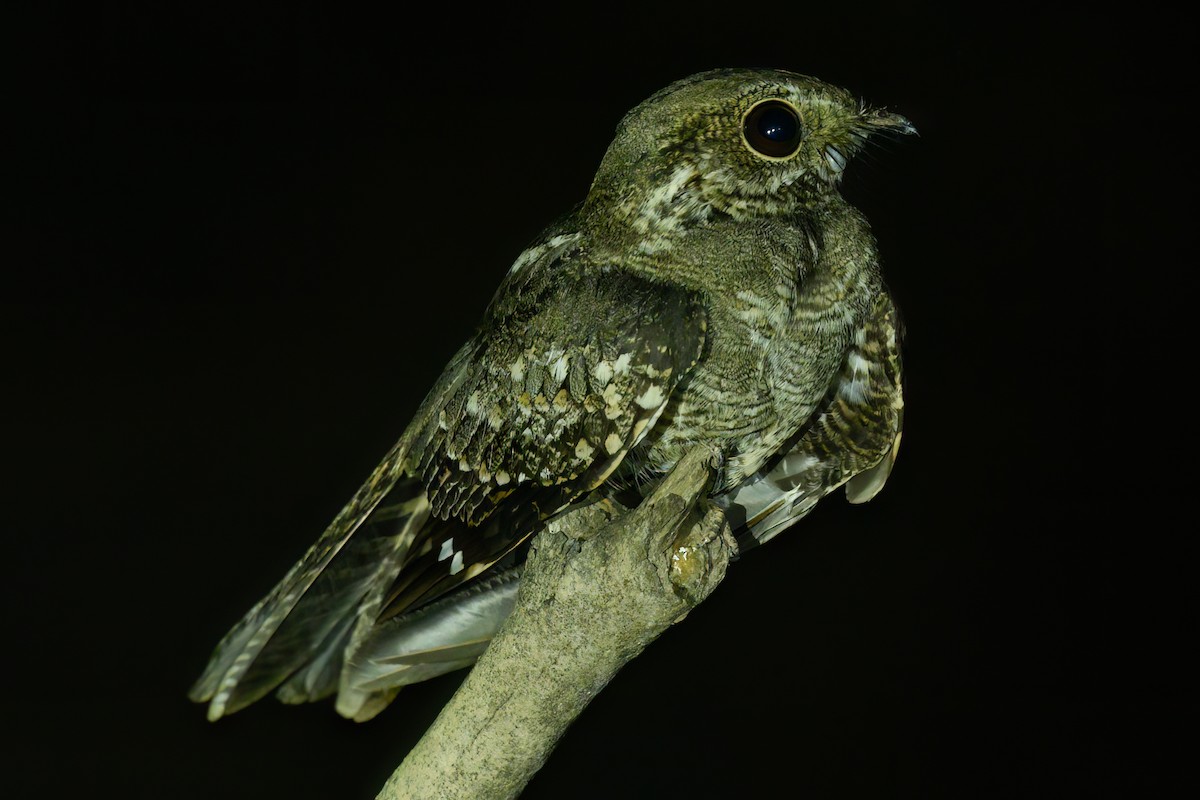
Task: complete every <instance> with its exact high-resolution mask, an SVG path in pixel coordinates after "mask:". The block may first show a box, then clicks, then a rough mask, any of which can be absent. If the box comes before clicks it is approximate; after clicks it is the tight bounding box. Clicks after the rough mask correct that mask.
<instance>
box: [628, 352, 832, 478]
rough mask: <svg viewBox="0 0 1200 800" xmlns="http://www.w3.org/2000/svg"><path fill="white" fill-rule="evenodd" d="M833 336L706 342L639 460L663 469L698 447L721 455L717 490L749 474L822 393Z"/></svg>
mask: <svg viewBox="0 0 1200 800" xmlns="http://www.w3.org/2000/svg"><path fill="white" fill-rule="evenodd" d="M840 338H842V337H840V336H833V337H819V338H817V339H813V338H807V339H805V338H800V337H789V336H776V337H762V336H744V337H740V339H739V341H738V342H737V343H736V346H728V347H720V346H718V345H719V344H723V343H714V346H713V348H712V349H711V350H710V352H709V357H708V358H707V359H706V362H705V364H704V365H703V367H702V368H700V369H698V370H697V371H696V372H694V373H693V375H692V376H690V378H689V380H688V381H687V383H686V384H685V385H684V386H683V387H682V390H681V391H680V392H679V394H678V396H677V399H676V400H674V401H673V402H672V403H671V405H670V406H669V407H668V408H667V409H666V411H665V412H664V414H663V418H662V419H660V420H659V424H658V425H656V426H655V431H654V432H653V434H652V435H651V437H650V438H649V439H648V446H647V448H646V449H645V451H644V456H643V457H642V458H640V459H639V461H640V462H641V463H642V465H644V466H647V467H650V468H651V469H653V470H655V471H665V470H669V469H670V468H671V467H672V466H673V465H674V464H675V462H676V461H678V460H679V459H680V458H681V457H682V456H683V455H684V454H685V453H686V452H687V451H688V450H690V449H691V448H693V447H695V446H696V445H698V444H708V445H710V446H712V447H714V448H715V449H717V450H718V451H719V452H720V453H721V454H722V456H723V457H724V459H725V463H724V469H723V470H722V480H721V485H720V486H718V487H714V488H715V490H716V491H722V490H724V489H728V488H730V487H732V486H736V485H737V484H738V483H740V482H741V481H742V480H743V479H744V478H746V477H747V476H749V475H753V474H754V473H755V472H756V471H757V470H758V469H759V468H760V467H762V466H763V464H765V463H766V462H767V461H768V460H769V459H770V458H771V457H772V456H774V455H775V454H776V453H777V452H779V450H780V448H781V447H783V445H784V444H785V443H786V442H787V441H788V440H790V439H791V438H792V437H793V436H795V434H796V433H797V432H798V431H799V429H800V428H801V426H803V425H804V424H805V423H806V422H807V421H808V419H809V418H810V417H811V416H812V414H813V412H814V411H815V409H816V408H817V406H818V405H819V403H820V401H821V399H822V398H823V397H824V396H825V394H826V392H827V391H828V387H829V384H830V382H831V381H832V379H833V376H834V374H835V372H836V368H837V364H838V363H839V361H840V357H839V355H837V353H838V348H839V346H843V347H844V345H839V343H838V341H837V340H839V339H840Z"/></svg>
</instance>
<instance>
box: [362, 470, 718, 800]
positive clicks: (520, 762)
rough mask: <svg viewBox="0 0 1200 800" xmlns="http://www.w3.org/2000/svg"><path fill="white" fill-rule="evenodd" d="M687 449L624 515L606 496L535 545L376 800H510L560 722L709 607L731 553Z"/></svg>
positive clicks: (704, 475) (704, 474) (549, 746)
mask: <svg viewBox="0 0 1200 800" xmlns="http://www.w3.org/2000/svg"><path fill="white" fill-rule="evenodd" d="M712 459H713V456H712V453H711V452H710V451H708V450H707V449H706V448H697V449H695V450H693V451H692V452H691V453H689V454H688V455H687V456H686V457H684V458H683V459H682V460H680V462H679V463H678V464H677V465H676V467H675V469H674V470H672V472H671V474H670V475H668V476H667V477H666V479H665V480H663V482H662V484H661V485H660V486H659V487H658V488H657V489H656V490H655V491H654V493H653V494H651V495H650V496H649V497H648V498H646V500H645V501H644V502H643V503H642V504H641V505H640V506H638V508H637V509H635V510H634V511H632V512H626V511H625V509H623V508H621V507H620V506H618V505H617V504H615V503H611V502H608V501H603V502H599V503H594V504H592V505H589V506H587V507H584V508H581V509H578V510H576V511H573V512H571V513H569V514H565V515H563V516H562V517H560V518H558V519H556V520H554V521H553V522H551V523H550V524H549V525H548V526H547V528H546V529H545V530H544V531H543V532H542V533H541V534H539V535H538V536H537V538H535V539H534V541H533V544H532V546H531V549H530V553H529V560H528V562H527V564H526V567H525V574H524V576H523V577H522V579H521V588H520V593H519V595H518V597H517V601H516V606H515V607H514V608H513V612H512V614H511V615H510V616H509V618H508V619H507V620H506V621H505V623H504V625H503V626H502V627H501V628H500V630H499V632H498V633H497V634H496V637H495V638H494V639H493V640H492V643H491V645H490V646H489V647H488V649H487V651H486V652H485V653H484V654H483V656H482V657H481V658H480V659H479V661H478V663H476V665H475V667H474V669H472V671H471V673H470V675H468V676H467V678H466V680H465V681H464V682H463V684H462V686H460V687H459V689H458V692H457V693H455V695H454V697H453V698H451V700H450V702H449V703H447V704H446V707H445V708H444V709H442V713H441V714H440V715H439V716H438V718H437V719H436V720H435V721H434V723H433V725H432V726H431V727H430V728H429V730H428V731H426V732H425V735H424V737H423V738H422V739H421V741H419V742H418V743H417V745H416V747H414V748H413V749H412V751H411V752H410V753H409V754H408V756H407V757H406V758H405V759H404V763H402V764H401V765H400V766H399V767H398V768H397V769H396V771H395V772H394V773H392V776H391V778H389V779H388V781H387V783H386V784H385V785H384V787H383V790H382V791H381V792H380V794H379V796H378V800H398V799H399V798H419V799H420V800H444V799H448V798H455V799H456V800H461V799H463V798H481V800H484V799H485V800H496V799H498V798H512V797H516V796H517V795H518V794H520V792H521V790H522V789H524V788H525V785H526V784H527V783H528V782H529V780H530V778H532V777H533V775H534V773H535V772H537V770H538V769H539V768H540V767H541V766H542V764H544V763H545V761H546V759H547V757H549V755H550V752H551V751H552V750H553V749H554V746H555V745H556V744H557V743H558V740H559V739H560V738H561V737H562V735H563V733H564V732H565V731H566V729H567V726H568V725H570V724H571V722H572V721H573V720H574V719H575V718H576V717H577V716H578V715H579V714H580V712H582V711H583V709H584V708H586V707H587V704H588V703H589V702H590V701H591V700H592V698H593V697H595V696H596V695H597V694H599V693H600V691H601V690H602V689H603V688H604V686H605V685H606V684H607V683H608V682H609V680H611V679H612V677H613V676H614V675H615V674H616V673H617V672H618V670H620V669H621V667H623V666H624V665H625V664H626V663H627V662H628V661H629V660H630V659H632V658H634V657H635V656H637V655H638V653H640V652H641V651H642V650H643V649H644V648H645V647H646V645H648V644H650V642H652V641H654V640H655V639H656V638H658V637H659V635H661V634H662V633H663V631H665V630H666V629H667V628H668V627H670V626H671V625H672V624H673V623H675V622H678V621H680V620H681V619H683V617H685V616H686V615H687V613H688V611H689V610H690V609H692V608H693V607H694V606H696V605H697V604H699V603H700V602H701V601H703V600H704V598H706V597H707V596H708V595H709V594H710V593H711V592H712V590H713V589H715V588H716V586H717V584H719V583H720V582H721V580H722V579H723V578H724V577H725V568H726V566H727V565H728V563H729V560H730V557H731V556H732V555H733V554H734V553H735V552H736V544H735V543H734V540H733V538H732V536H731V534H730V530H729V525H728V523H727V522H726V521H725V517H724V514H723V513H722V512H721V511H720V509H718V508H717V507H716V506H714V505H712V504H711V503H710V502H709V501H708V500H707V499H704V496H705V494H706V489H707V488H708V485H709V481H710V479H711V476H712Z"/></svg>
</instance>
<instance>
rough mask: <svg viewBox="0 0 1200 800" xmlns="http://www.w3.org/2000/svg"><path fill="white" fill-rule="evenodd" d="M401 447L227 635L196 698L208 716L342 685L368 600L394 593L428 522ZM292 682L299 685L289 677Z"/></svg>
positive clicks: (216, 716)
mask: <svg viewBox="0 0 1200 800" xmlns="http://www.w3.org/2000/svg"><path fill="white" fill-rule="evenodd" d="M403 453H404V447H402V446H401V445H397V447H396V448H394V449H393V450H392V452H390V453H389V454H388V456H387V457H386V458H385V459H384V460H383V462H382V463H381V464H380V465H379V466H378V467H377V468H376V470H375V472H374V473H372V475H371V477H370V478H369V479H368V481H367V482H366V484H364V485H363V487H362V488H361V489H360V490H359V491H358V493H357V494H355V496H354V498H353V499H351V501H350V502H349V503H348V504H347V505H346V507H345V508H344V509H342V511H341V513H339V514H338V516H337V518H336V519H334V521H333V522H332V523H331V524H330V526H329V528H328V529H326V531H325V533H324V534H322V536H321V538H320V539H318V540H317V542H316V544H314V545H313V546H312V547H311V548H310V549H309V551H308V552H307V553H306V554H305V555H304V557H303V558H302V559H301V560H300V561H299V562H298V563H297V564H296V565H295V566H294V567H292V568H291V569H290V570H289V571H288V573H287V575H285V576H284V578H283V580H281V581H280V582H279V583H278V585H276V586H275V588H274V589H272V590H271V592H270V593H269V594H268V595H267V596H266V597H264V598H263V599H262V600H261V601H260V602H259V603H258V604H257V605H255V606H254V607H253V608H251V609H250V611H249V612H248V613H247V614H246V616H245V617H244V618H243V619H242V621H241V622H239V623H238V624H237V625H235V626H234V627H233V629H232V630H230V631H229V633H228V634H226V635H225V638H224V639H222V640H221V642H220V644H218V645H217V647H216V649H215V650H214V651H213V655H212V657H211V658H210V660H209V663H208V666H207V668H206V669H205V671H204V674H203V675H201V676H200V679H199V680H198V681H196V683H195V685H194V686H193V687H192V689H191V691H190V692H189V697H191V699H193V700H195V701H196V702H208V703H209V708H208V718H209V719H210V720H217V719H220V718H221V717H222V716H223V715H225V714H232V713H233V712H235V711H237V710H239V709H241V708H244V707H246V706H247V705H249V704H251V703H253V702H254V701H256V700H258V699H260V698H261V697H263V696H264V695H266V694H267V693H268V692H270V691H271V690H273V689H275V688H276V687H277V686H280V684H283V683H284V681H288V683H287V684H286V686H285V687H284V688H283V689H282V691H281V698H282V699H284V700H287V701H291V702H299V701H300V700H305V699H315V698H316V697H318V696H325V695H327V694H329V693H330V692H332V691H333V689H335V688H336V685H337V682H336V678H337V675H338V674H339V673H340V670H341V660H342V651H343V646H344V643H345V642H346V641H347V637H349V636H350V635H351V632H352V628H353V623H354V621H355V619H356V612H357V611H358V609H359V606H360V605H361V604H362V603H363V601H364V598H368V597H369V596H373V595H375V594H378V593H382V592H384V591H386V589H387V586H388V585H390V582H391V580H392V578H394V577H395V572H394V571H393V572H391V574H388V570H390V569H393V568H394V567H395V565H396V564H398V563H399V562H400V561H401V560H402V559H403V554H404V553H405V552H406V551H407V549H408V548H409V547H410V546H411V544H412V541H413V539H414V538H415V536H416V533H417V531H418V530H419V529H420V528H421V526H422V525H423V524H424V522H425V520H426V519H427V518H428V516H429V502H428V500H427V499H426V498H425V493H424V491H422V489H421V486H420V484H419V483H418V482H417V481H415V480H413V479H411V478H401V477H400V476H401V474H402V473H401V469H402V468H401V464H402V460H403ZM289 678H291V680H289Z"/></svg>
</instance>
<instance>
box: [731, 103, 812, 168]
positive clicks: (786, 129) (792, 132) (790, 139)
mask: <svg viewBox="0 0 1200 800" xmlns="http://www.w3.org/2000/svg"><path fill="white" fill-rule="evenodd" d="M742 133H743V135H744V136H745V137H746V144H748V145H750V147H751V148H752V149H753V150H755V151H756V152H758V153H762V154H763V155H764V156H769V157H771V158H787V157H788V156H790V155H792V154H793V153H795V152H796V151H797V150H799V149H800V139H801V136H802V135H803V130H802V129H801V127H800V115H799V114H797V113H796V109H794V108H792V107H791V106H789V105H788V104H787V103H784V102H782V101H780V100H768V101H766V102H765V103H759V104H758V105H756V106H755V107H754V108H752V109H750V112H749V113H748V114H746V121H745V123H744V124H743V126H742Z"/></svg>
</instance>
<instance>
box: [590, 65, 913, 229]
mask: <svg viewBox="0 0 1200 800" xmlns="http://www.w3.org/2000/svg"><path fill="white" fill-rule="evenodd" d="M913 132H915V128H913V126H912V125H911V124H910V123H909V122H908V120H906V119H905V118H904V117H901V116H900V115H898V114H889V113H886V112H883V111H878V110H873V109H870V108H868V107H866V106H865V105H864V104H863V103H862V102H860V101H859V100H858V99H857V98H855V97H854V96H853V95H851V94H850V93H849V92H847V91H845V90H844V89H839V88H838V87H836V86H831V85H829V84H827V83H823V82H821V81H818V80H816V79H815V78H810V77H807V76H805V75H798V74H795V73H791V72H782V71H776V70H716V71H711V72H704V73H700V74H698V75H693V76H691V77H689V78H685V79H683V80H681V81H677V82H676V83H673V84H671V85H670V86H668V87H667V88H665V89H663V90H662V91H660V92H657V93H656V94H654V95H652V96H651V97H650V98H648V99H647V100H645V101H644V102H643V103H641V104H640V105H638V106H637V107H635V108H634V109H633V110H632V111H630V112H629V113H628V114H627V115H626V116H625V118H624V119H623V120H622V121H621V124H620V125H619V126H618V128H617V133H616V137H615V138H614V139H613V142H612V144H611V145H610V146H609V149H608V151H607V153H606V154H605V156H604V160H603V161H602V162H601V165H600V169H599V170H598V172H597V173H596V179H595V181H594V183H593V185H592V191H591V193H590V194H589V196H588V201H587V203H585V209H587V208H589V207H591V208H593V209H595V210H596V211H598V212H600V213H604V214H611V215H614V216H616V217H618V218H623V219H626V220H628V221H630V222H631V223H632V224H633V225H634V226H635V227H636V228H638V229H639V230H642V231H643V232H651V231H655V230H657V231H659V232H661V233H669V232H670V231H671V230H673V229H675V228H678V227H680V226H686V225H688V224H689V223H691V222H696V221H701V220H704V219H708V218H710V217H712V216H714V215H728V216H731V217H734V218H737V219H746V218H753V217H759V216H773V215H780V214H794V213H796V212H797V211H800V210H802V209H804V208H813V207H815V206H818V205H820V204H821V203H823V202H825V201H826V200H828V199H829V198H830V197H832V196H834V195H836V192H837V184H838V182H839V180H840V179H841V176H842V172H843V170H844V169H845V167H846V164H847V163H848V162H849V160H850V159H851V158H852V157H853V156H854V154H855V153H857V152H858V151H860V150H861V149H862V147H863V145H864V144H865V143H866V142H867V140H868V139H869V138H870V137H871V136H872V135H875V134H878V133H898V134H905V133H913Z"/></svg>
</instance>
